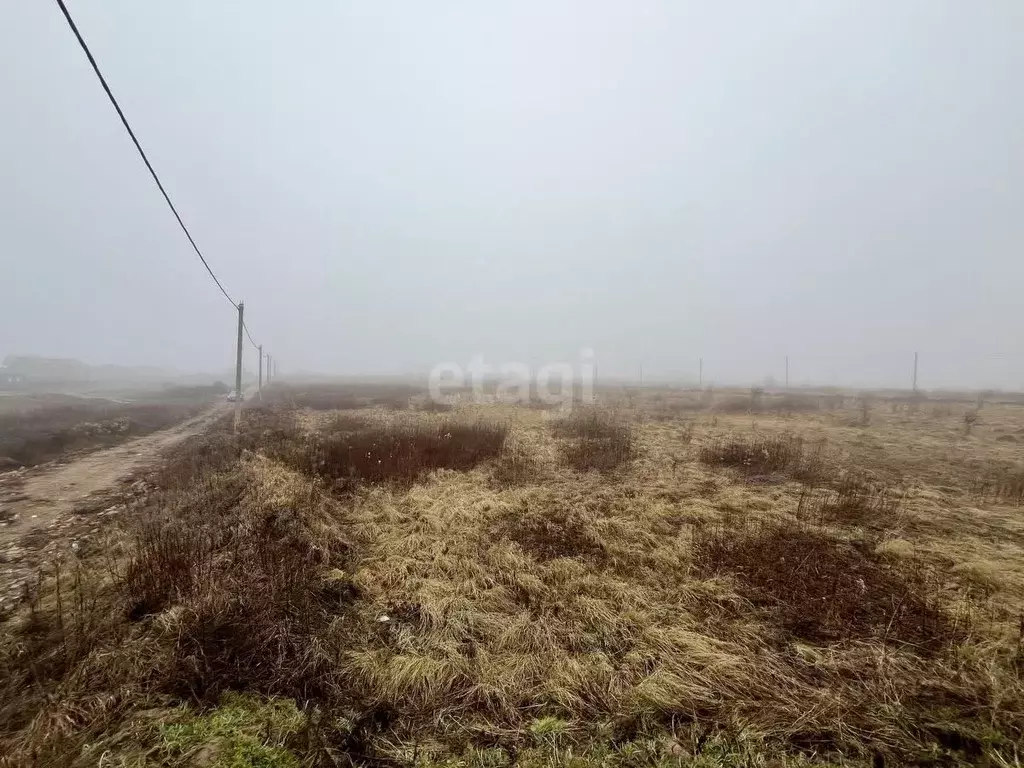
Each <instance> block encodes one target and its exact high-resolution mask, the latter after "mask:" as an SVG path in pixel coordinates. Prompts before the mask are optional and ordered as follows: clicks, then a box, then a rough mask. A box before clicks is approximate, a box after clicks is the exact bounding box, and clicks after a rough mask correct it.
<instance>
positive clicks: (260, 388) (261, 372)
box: [257, 344, 263, 402]
mask: <svg viewBox="0 0 1024 768" xmlns="http://www.w3.org/2000/svg"><path fill="white" fill-rule="evenodd" d="M257 349H258V350H259V353H260V384H259V390H258V392H259V398H260V401H261V402H262V400H263V345H262V344H260V345H259V347H257Z"/></svg>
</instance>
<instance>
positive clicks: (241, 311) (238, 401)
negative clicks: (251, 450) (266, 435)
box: [235, 301, 245, 431]
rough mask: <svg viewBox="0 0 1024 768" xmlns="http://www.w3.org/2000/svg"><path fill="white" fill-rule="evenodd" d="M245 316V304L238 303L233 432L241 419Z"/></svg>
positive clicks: (242, 302) (236, 429)
mask: <svg viewBox="0 0 1024 768" xmlns="http://www.w3.org/2000/svg"><path fill="white" fill-rule="evenodd" d="M244 315H245V302H244V301H240V302H238V347H237V353H236V355H235V431H238V422H239V421H240V420H241V418H242V329H243V328H244V327H245V326H244V325H243V322H244V320H243V318H244Z"/></svg>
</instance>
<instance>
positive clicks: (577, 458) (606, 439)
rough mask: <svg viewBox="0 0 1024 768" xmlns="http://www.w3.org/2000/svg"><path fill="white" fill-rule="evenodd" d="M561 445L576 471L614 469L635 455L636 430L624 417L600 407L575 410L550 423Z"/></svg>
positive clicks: (565, 456)
mask: <svg viewBox="0 0 1024 768" xmlns="http://www.w3.org/2000/svg"><path fill="white" fill-rule="evenodd" d="M551 431H552V433H553V434H554V435H555V436H556V437H561V438H566V439H567V442H566V444H565V445H563V446H562V455H563V457H564V458H565V462H566V463H567V464H568V465H569V466H570V467H572V468H573V469H575V470H576V471H577V472H588V471H590V470H597V471H598V472H612V471H614V470H616V469H618V468H619V467H620V466H622V465H623V464H625V463H626V462H628V461H629V460H630V459H632V458H633V455H634V444H633V431H632V429H631V428H630V426H629V425H628V424H626V423H625V422H624V421H623V420H622V419H621V417H619V416H617V415H615V414H613V413H609V412H607V411H602V410H599V409H597V408H585V409H583V410H577V411H574V412H573V413H572V414H571V415H570V416H568V417H565V418H562V419H556V420H554V421H552V422H551Z"/></svg>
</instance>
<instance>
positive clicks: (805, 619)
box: [694, 525, 957, 651]
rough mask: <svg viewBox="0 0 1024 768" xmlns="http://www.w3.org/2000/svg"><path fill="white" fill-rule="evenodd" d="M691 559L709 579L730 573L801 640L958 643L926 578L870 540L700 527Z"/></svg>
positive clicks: (919, 645) (924, 645)
mask: <svg viewBox="0 0 1024 768" xmlns="http://www.w3.org/2000/svg"><path fill="white" fill-rule="evenodd" d="M694 559H695V562H696V563H697V566H698V568H699V570H700V571H701V573H703V574H705V575H707V576H715V575H723V574H728V575H731V576H733V577H734V578H735V579H736V580H737V582H738V585H739V588H740V591H741V593H742V594H743V595H744V596H745V597H746V598H748V599H749V600H751V601H752V602H753V603H754V604H755V605H756V606H757V607H759V608H761V609H762V610H763V612H764V615H765V617H766V619H767V620H769V621H771V622H773V623H775V624H777V625H778V626H779V627H780V628H782V629H783V630H784V631H786V632H788V633H789V634H791V635H793V636H795V637H798V638H801V639H804V640H809V641H812V642H827V641H834V640H841V639H867V638H879V639H883V640H886V641H888V642H892V643H897V644H901V645H906V646H910V647H913V648H916V649H918V650H921V651H935V650H938V649H939V648H941V647H943V646H946V645H948V644H950V643H952V642H954V641H955V640H956V639H957V631H956V630H955V629H954V627H953V625H952V623H951V622H950V620H949V619H948V617H947V616H946V615H945V614H944V613H943V612H942V611H941V610H940V609H939V608H938V602H937V599H936V597H935V596H934V594H932V592H931V591H930V590H929V588H928V584H927V582H926V579H925V578H924V576H923V575H922V574H921V573H919V572H916V571H913V570H907V569H905V570H903V571H899V570H897V569H896V568H895V566H893V565H890V564H888V563H886V562H885V561H884V560H883V559H882V558H881V557H880V556H878V555H875V554H874V552H873V549H872V547H871V546H870V544H868V543H867V542H858V541H841V540H838V539H834V538H831V537H828V536H826V535H824V534H822V533H817V532H814V531H812V530H810V529H802V528H796V527H774V526H769V525H760V526H752V527H751V528H749V529H747V530H733V529H726V528H717V529H706V528H701V529H697V530H696V531H695V535H694Z"/></svg>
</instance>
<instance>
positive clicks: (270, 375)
mask: <svg viewBox="0 0 1024 768" xmlns="http://www.w3.org/2000/svg"><path fill="white" fill-rule="evenodd" d="M273 366H274V356H273V355H270V354H268V355H267V386H268V387H269V386H270V384H271V382H273V380H274V368H273Z"/></svg>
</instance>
